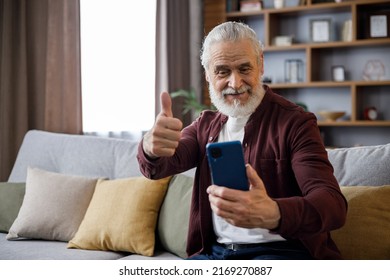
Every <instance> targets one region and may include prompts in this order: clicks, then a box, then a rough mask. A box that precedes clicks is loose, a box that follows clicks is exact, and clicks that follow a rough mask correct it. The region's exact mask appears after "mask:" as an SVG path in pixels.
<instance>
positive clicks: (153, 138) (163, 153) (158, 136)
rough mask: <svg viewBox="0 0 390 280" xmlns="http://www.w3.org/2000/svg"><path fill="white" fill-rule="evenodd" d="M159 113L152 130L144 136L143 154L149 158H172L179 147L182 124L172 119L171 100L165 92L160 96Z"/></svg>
mask: <svg viewBox="0 0 390 280" xmlns="http://www.w3.org/2000/svg"><path fill="white" fill-rule="evenodd" d="M160 101H161V112H160V113H159V114H158V115H157V118H156V122H155V123H154V126H153V127H152V129H151V130H150V131H149V132H147V133H146V134H145V137H144V140H143V149H144V152H145V153H146V154H147V155H148V156H149V157H150V158H158V157H170V156H173V155H174V153H175V151H176V148H177V147H178V145H179V140H180V137H181V129H182V128H183V123H182V122H181V121H180V120H179V119H177V118H174V117H173V113H172V100H171V97H170V95H169V93H167V92H163V93H161V95H160Z"/></svg>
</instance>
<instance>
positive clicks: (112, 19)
mask: <svg viewBox="0 0 390 280" xmlns="http://www.w3.org/2000/svg"><path fill="white" fill-rule="evenodd" d="M80 8H81V11H80V17H81V73H82V102H83V129H84V132H87V133H88V132H99V133H107V132H119V131H137V132H138V131H145V130H148V129H150V127H151V126H152V125H153V122H154V102H155V100H154V99H155V98H154V92H155V28H156V0H143V1H129V0H81V1H80Z"/></svg>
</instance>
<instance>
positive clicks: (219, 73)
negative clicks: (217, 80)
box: [217, 70, 229, 77]
mask: <svg viewBox="0 0 390 280" xmlns="http://www.w3.org/2000/svg"><path fill="white" fill-rule="evenodd" d="M217 75H218V76H221V77H224V76H227V75H229V71H227V70H218V71H217Z"/></svg>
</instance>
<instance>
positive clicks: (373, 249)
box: [332, 185, 390, 260]
mask: <svg viewBox="0 0 390 280" xmlns="http://www.w3.org/2000/svg"><path fill="white" fill-rule="evenodd" d="M341 191H342V192H343V194H344V196H345V197H346V199H347V200H348V213H347V221H346V223H345V225H344V226H343V227H342V228H341V229H338V230H335V231H333V232H332V238H333V240H334V241H335V242H336V244H337V246H338V247H339V249H340V251H341V253H342V255H343V257H344V258H345V259H383V260H388V259H390V238H389V233H390V203H389V201H390V185H386V186H379V187H372V186H364V187H363V186H353V187H341Z"/></svg>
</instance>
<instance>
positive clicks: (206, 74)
mask: <svg viewBox="0 0 390 280" xmlns="http://www.w3.org/2000/svg"><path fill="white" fill-rule="evenodd" d="M204 77H205V78H206V81H207V82H208V83H209V82H210V78H209V74H208V73H207V71H206V72H205V73H204Z"/></svg>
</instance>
